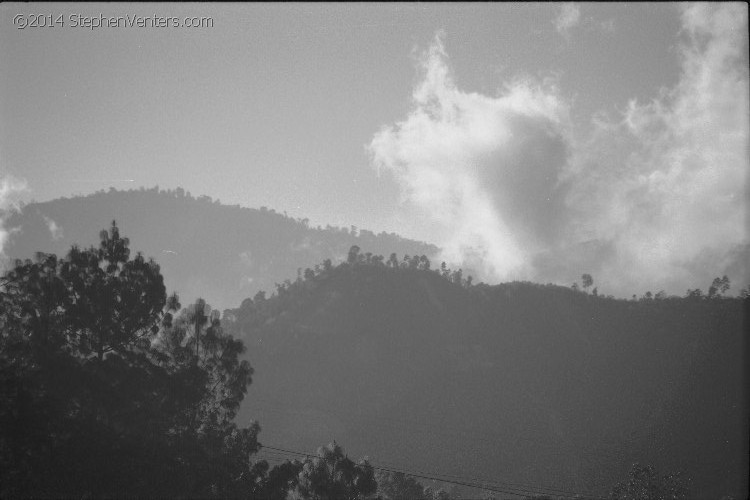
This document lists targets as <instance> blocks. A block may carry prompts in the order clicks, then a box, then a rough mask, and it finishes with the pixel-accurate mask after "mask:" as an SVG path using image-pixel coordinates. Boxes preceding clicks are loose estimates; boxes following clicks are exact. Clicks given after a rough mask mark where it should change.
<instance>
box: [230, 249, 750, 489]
mask: <svg viewBox="0 0 750 500" xmlns="http://www.w3.org/2000/svg"><path fill="white" fill-rule="evenodd" d="M365 248H366V247H365ZM353 262H355V263H353V264H348V263H344V264H342V265H340V266H337V267H331V268H329V269H320V270H319V272H317V273H316V272H310V273H308V275H307V277H306V278H305V277H302V278H301V279H299V280H296V281H295V282H293V283H291V284H290V285H288V286H283V287H281V288H280V289H279V290H278V291H277V293H276V294H274V295H273V296H272V297H269V298H266V297H265V296H263V295H258V296H256V297H255V298H254V299H247V300H245V301H244V302H243V303H242V306H241V307H240V308H238V309H236V310H233V311H227V312H226V313H225V318H224V325H225V327H226V328H228V329H230V330H231V331H232V332H233V334H235V335H238V336H240V337H241V338H243V339H244V340H245V342H246V344H247V346H248V354H247V356H248V358H249V360H250V362H251V364H252V366H253V367H254V368H255V370H256V372H255V375H254V381H253V384H252V386H251V387H250V390H249V394H248V397H247V398H246V400H245V403H244V408H243V416H242V418H244V419H248V420H249V419H251V418H253V419H257V420H259V422H260V424H261V427H262V429H263V431H262V432H261V435H260V441H261V442H262V443H264V444H267V445H270V446H277V447H279V446H280V447H288V448H291V449H299V450H313V449H314V448H315V446H317V444H319V443H323V442H329V441H331V440H332V439H335V440H336V441H337V442H339V443H341V444H342V445H344V446H346V449H347V451H348V452H349V453H350V454H352V456H360V455H364V454H367V455H369V456H370V458H371V459H372V461H373V463H375V464H378V463H380V464H388V465H391V466H396V467H401V468H404V469H407V470H411V471H442V472H447V473H450V474H455V475H459V476H461V477H466V478H469V477H471V478H487V479H499V480H503V479H504V480H506V481H509V482H515V483H523V484H527V485H533V486H535V487H538V486H540V485H541V486H554V487H556V488H558V489H562V490H564V491H566V492H585V493H596V494H606V493H607V492H608V489H609V487H611V486H612V485H613V484H614V483H616V482H617V481H619V480H622V479H624V478H625V477H626V476H627V472H628V471H629V469H630V466H631V465H632V464H633V463H635V462H640V463H641V464H653V465H655V466H656V467H657V468H658V469H659V470H661V471H665V472H666V471H675V470H683V471H685V472H687V473H688V474H689V475H690V476H691V477H692V478H693V487H694V488H693V490H694V492H695V493H696V494H697V498H717V499H718V498H720V497H721V496H722V495H734V496H735V498H740V497H744V495H745V494H746V493H747V485H748V483H747V476H746V472H747V469H748V432H747V424H748V403H747V396H746V389H747V387H746V372H745V369H744V363H745V361H746V360H745V354H746V340H745V339H746V337H745V334H744V333H743V324H742V322H743V314H747V312H748V311H747V307H748V303H750V301H747V300H745V301H743V300H742V299H739V298H728V297H721V298H714V299H707V298H697V297H693V298H677V297H672V298H663V297H659V298H658V299H645V298H644V299H642V300H615V299H612V298H605V297H600V296H593V295H591V294H586V293H584V292H582V291H581V292H577V291H574V290H571V289H568V288H562V287H558V286H553V285H546V286H545V285H536V284H531V283H507V284H502V285H497V286H487V285H484V284H480V285H473V286H467V283H466V282H465V280H464V279H462V277H461V276H458V275H457V273H451V272H444V273H443V272H435V271H434V270H432V271H427V270H425V269H424V268H425V267H426V263H424V262H419V261H416V260H413V261H412V262H406V263H402V264H399V263H398V262H396V263H390V264H389V263H388V262H387V260H381V259H377V258H372V257H370V256H367V257H366V256H361V255H360V256H355V258H354V259H353ZM550 493H554V492H550ZM474 494H475V495H476V491H475V492H474ZM558 494H562V493H558Z"/></svg>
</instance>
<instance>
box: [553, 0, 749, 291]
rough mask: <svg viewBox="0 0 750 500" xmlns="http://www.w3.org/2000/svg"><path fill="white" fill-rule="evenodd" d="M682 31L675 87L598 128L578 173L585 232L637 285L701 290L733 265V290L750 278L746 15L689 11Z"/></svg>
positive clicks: (573, 198)
mask: <svg viewBox="0 0 750 500" xmlns="http://www.w3.org/2000/svg"><path fill="white" fill-rule="evenodd" d="M682 24H683V31H684V34H685V35H686V36H687V42H686V43H685V44H684V46H683V47H682V50H681V52H682V54H681V57H682V75H681V78H680V81H679V83H678V84H677V85H676V86H675V88H673V89H671V90H665V91H664V92H663V93H662V95H660V96H659V97H658V98H657V99H654V100H653V101H651V102H650V103H646V104H639V103H637V102H635V101H632V102H630V103H629V106H628V108H627V110H626V111H625V112H624V114H623V116H622V117H621V119H620V120H618V121H614V122H613V121H605V120H602V121H599V122H597V127H596V132H595V133H594V135H593V136H592V137H591V138H590V139H589V140H588V141H586V142H585V143H583V144H581V145H579V146H578V147H576V148H575V150H576V155H575V158H574V160H573V162H572V165H573V168H572V169H571V172H570V175H571V176H573V177H574V179H575V183H574V184H575V186H576V189H574V190H572V191H571V193H570V194H569V198H568V203H569V205H570V206H575V207H577V208H578V209H579V210H580V211H581V212H582V213H579V214H577V217H578V220H580V221H581V222H582V223H581V224H579V225H578V226H577V232H578V234H577V236H578V237H579V238H580V239H586V238H587V237H590V238H594V239H597V240H598V241H600V242H608V243H609V248H610V250H611V254H610V255H608V256H607V260H606V261H605V262H603V263H602V265H601V272H603V273H604V275H605V276H607V277H608V280H609V281H611V282H612V283H614V282H617V283H620V284H622V285H623V286H625V287H626V288H630V289H634V290H637V288H635V287H637V286H638V285H639V284H642V283H645V284H649V283H650V284H653V285H654V286H659V287H660V288H666V289H668V290H670V291H672V292H674V293H680V292H684V289H685V288H686V287H687V286H694V287H695V286H700V287H701V288H704V289H705V288H706V287H707V285H708V283H710V281H711V278H713V277H714V276H716V275H719V274H722V273H724V272H728V271H727V269H729V271H730V272H732V271H733V272H734V274H735V276H734V278H735V284H736V285H737V286H736V288H739V287H741V286H742V282H744V281H746V280H748V277H749V276H748V269H747V267H745V265H741V264H740V263H741V262H745V260H750V255H748V251H747V247H744V250H743V245H747V244H748V238H747V236H748V233H747V226H746V221H745V219H744V216H745V211H746V209H747V202H748V196H747V195H748V191H747V173H748V170H749V169H750V160H748V158H749V156H748V152H749V151H748V140H749V137H750V126H749V123H748V120H749V119H750V108H749V107H748V71H747V66H746V64H747V9H746V8H744V6H742V5H740V4H723V5H722V4H718V5H707V4H690V5H689V6H688V7H687V8H686V9H685V10H684V11H683V14H682ZM743 254H744V258H743ZM739 280H741V281H740V282H739V283H738V282H737V281H739ZM640 291H641V292H642V291H643V290H640Z"/></svg>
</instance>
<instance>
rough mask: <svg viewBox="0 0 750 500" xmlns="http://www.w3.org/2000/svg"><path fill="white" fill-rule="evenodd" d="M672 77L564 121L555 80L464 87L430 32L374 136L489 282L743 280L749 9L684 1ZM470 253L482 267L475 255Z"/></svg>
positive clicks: (628, 288) (378, 150)
mask: <svg viewBox="0 0 750 500" xmlns="http://www.w3.org/2000/svg"><path fill="white" fill-rule="evenodd" d="M682 24H683V30H682V31H683V32H682V35H683V36H684V37H685V42H684V45H683V46H682V47H681V55H680V57H681V63H682V74H681V77H680V80H679V83H678V84H677V85H676V86H675V87H674V88H672V89H665V90H663V91H662V93H661V94H660V95H658V96H657V97H656V98H655V99H653V100H652V101H651V102H649V103H638V102H635V101H633V102H631V103H629V105H628V106H627V109H626V110H625V111H624V112H623V113H622V114H621V116H618V117H617V118H615V119H609V118H606V117H602V116H596V117H594V119H593V122H592V123H593V125H594V126H593V132H591V133H590V134H589V133H588V132H587V133H586V134H587V135H586V136H583V137H582V135H581V134H582V133H581V132H580V131H577V130H573V127H572V124H571V122H570V120H569V119H568V108H569V104H568V102H567V100H566V99H564V98H563V97H562V96H561V95H560V92H559V91H558V89H557V88H556V86H555V85H554V82H553V81H552V82H542V83H538V82H534V81H523V80H518V81H514V82H512V83H510V84H506V85H505V86H504V88H503V91H502V92H501V93H499V94H498V95H496V96H485V95H480V94H476V93H468V92H463V91H461V90H460V89H459V88H458V87H457V85H456V83H455V81H454V78H453V76H452V74H451V71H450V69H449V66H448V58H447V56H446V54H445V51H444V48H443V45H442V43H441V41H440V39H439V38H436V40H435V42H434V43H433V45H432V47H431V48H430V49H429V50H428V51H427V52H426V53H425V54H424V55H423V58H422V61H421V66H422V67H421V70H422V75H421V79H420V82H419V83H418V85H417V86H416V88H415V90H414V93H413V96H412V104H413V107H412V109H411V110H410V112H409V114H408V115H407V117H406V118H405V119H404V120H403V121H400V122H398V123H396V124H394V125H392V126H388V127H384V128H383V129H382V130H381V131H380V132H378V133H377V134H376V135H375V136H374V137H373V139H372V142H371V143H370V145H369V150H370V152H371V154H372V160H373V164H374V165H375V166H376V167H377V168H378V169H380V170H387V171H390V172H391V173H392V174H393V175H394V177H395V179H396V180H397V182H398V183H399V185H400V187H401V190H402V197H403V201H404V208H405V209H406V210H410V211H411V212H412V213H411V215H412V216H415V217H416V220H417V222H416V223H415V225H417V227H421V228H423V231H425V233H423V234H425V237H426V232H427V231H429V234H430V236H431V237H430V238H429V239H430V240H432V241H433V242H435V243H437V244H438V245H439V246H441V247H442V248H443V251H444V254H443V256H442V257H443V258H444V259H445V260H447V261H449V262H452V263H453V264H454V265H456V264H458V265H464V266H467V265H468V266H470V267H472V268H475V269H477V270H479V271H480V274H481V275H482V276H481V278H483V279H488V280H498V279H509V278H523V279H534V280H538V281H555V282H558V283H567V284H570V282H572V280H574V279H577V278H579V277H580V275H581V274H582V273H586V272H588V273H591V274H592V275H594V278H595V281H596V284H597V285H599V287H600V290H601V291H603V292H605V293H614V294H617V295H621V296H623V295H626V296H629V295H630V294H631V293H643V292H645V290H646V289H649V288H652V289H653V291H656V290H658V289H662V288H663V289H666V290H667V291H668V292H670V293H684V291H685V289H686V288H688V287H701V288H704V289H705V288H706V287H707V286H708V284H709V283H710V281H711V279H712V278H713V277H715V276H717V275H721V274H724V273H727V274H729V275H730V278H731V279H732V280H733V282H734V284H735V286H734V288H735V289H739V288H741V287H742V286H743V284H745V282H746V281H750V271H749V270H748V267H747V263H746V262H750V251H749V249H750V244H749V242H748V231H747V229H748V227H747V225H746V221H745V219H744V215H745V212H746V209H747V206H748V201H749V199H748V198H749V197H748V187H747V172H748V170H750V160H748V158H749V155H748V153H749V151H748V140H749V137H750V124H749V123H748V120H749V119H750V118H749V117H750V108H749V105H748V69H747V66H746V61H747V10H746V9H744V8H743V6H741V5H740V4H718V5H703V4H688V5H687V7H686V8H685V9H684V10H683V13H682ZM477 262H481V265H479V264H477Z"/></svg>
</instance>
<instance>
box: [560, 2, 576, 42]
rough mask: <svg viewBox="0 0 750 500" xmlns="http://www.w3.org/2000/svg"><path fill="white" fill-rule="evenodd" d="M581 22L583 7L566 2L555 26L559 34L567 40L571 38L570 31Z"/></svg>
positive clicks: (561, 8) (561, 7)
mask: <svg viewBox="0 0 750 500" xmlns="http://www.w3.org/2000/svg"><path fill="white" fill-rule="evenodd" d="M580 21H581V7H580V5H578V4H577V3H575V2H565V3H563V4H562V5H561V6H560V13H559V14H558V15H557V17H556V18H555V20H554V21H553V24H554V25H555V29H556V30H557V32H558V33H560V34H561V35H562V36H564V37H565V38H569V37H570V30H571V29H573V28H575V27H576V26H577V25H578V23H579V22H580Z"/></svg>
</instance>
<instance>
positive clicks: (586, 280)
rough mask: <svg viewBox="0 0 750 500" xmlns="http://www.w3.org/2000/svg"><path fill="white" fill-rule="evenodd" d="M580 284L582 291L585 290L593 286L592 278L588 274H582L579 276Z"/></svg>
mask: <svg viewBox="0 0 750 500" xmlns="http://www.w3.org/2000/svg"><path fill="white" fill-rule="evenodd" d="M581 283H582V284H583V289H584V290H587V289H588V288H589V287H591V285H593V284H594V278H592V277H591V275H590V274H583V275H581Z"/></svg>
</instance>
